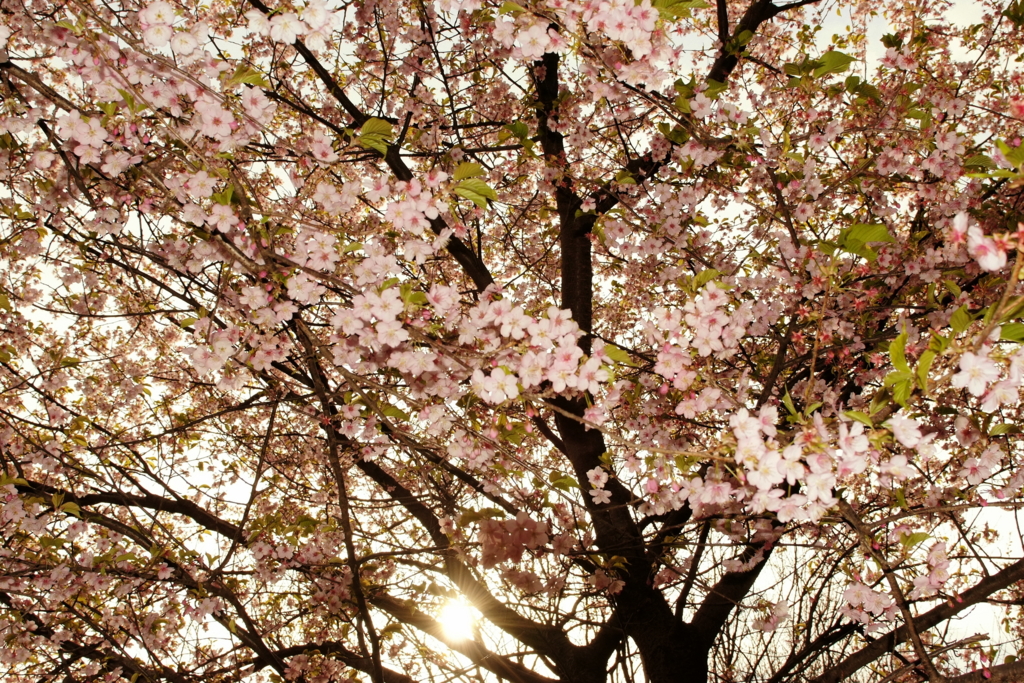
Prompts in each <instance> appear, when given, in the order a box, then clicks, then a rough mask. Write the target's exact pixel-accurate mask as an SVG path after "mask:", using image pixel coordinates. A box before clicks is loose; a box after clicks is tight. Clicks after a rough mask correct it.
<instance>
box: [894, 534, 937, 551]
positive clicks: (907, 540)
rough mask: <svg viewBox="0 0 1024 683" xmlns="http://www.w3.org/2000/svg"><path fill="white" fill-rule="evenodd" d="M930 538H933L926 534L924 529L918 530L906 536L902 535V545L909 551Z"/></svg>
mask: <svg viewBox="0 0 1024 683" xmlns="http://www.w3.org/2000/svg"><path fill="white" fill-rule="evenodd" d="M929 538H931V536H930V535H929V534H926V533H924V532H923V531H918V532H916V533H913V534H907V535H906V536H903V537H901V538H900V545H902V546H903V547H904V548H905V549H906V550H908V551H909V550H912V549H914V548H916V547H917V546H919V545H920V544H922V543H924V542H925V541H927V540H928V539H929Z"/></svg>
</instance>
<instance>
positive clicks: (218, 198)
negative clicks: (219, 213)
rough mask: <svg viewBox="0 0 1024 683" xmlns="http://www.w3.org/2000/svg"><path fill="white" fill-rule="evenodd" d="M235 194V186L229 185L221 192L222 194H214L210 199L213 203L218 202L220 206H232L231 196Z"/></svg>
mask: <svg viewBox="0 0 1024 683" xmlns="http://www.w3.org/2000/svg"><path fill="white" fill-rule="evenodd" d="M234 193H235V186H234V185H228V186H227V187H226V188H224V190H223V191H221V192H214V193H213V195H211V196H210V199H212V200H213V201H215V202H217V203H218V204H223V205H224V206H231V196H232V195H233V194H234Z"/></svg>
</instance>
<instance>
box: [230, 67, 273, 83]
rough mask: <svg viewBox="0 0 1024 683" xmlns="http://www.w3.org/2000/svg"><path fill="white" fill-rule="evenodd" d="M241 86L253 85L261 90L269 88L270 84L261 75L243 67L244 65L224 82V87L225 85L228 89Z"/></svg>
mask: <svg viewBox="0 0 1024 683" xmlns="http://www.w3.org/2000/svg"><path fill="white" fill-rule="evenodd" d="M242 84H245V85H255V86H259V87H261V88H269V87H270V83H269V82H268V81H267V79H266V78H265V77H264V76H263V74H261V73H260V72H259V71H256V70H254V69H252V68H250V67H248V66H245V65H244V64H243V65H241V66H239V67H238V68H237V69H235V73H233V74H232V75H231V77H230V78H228V79H227V80H226V81H224V85H226V86H227V87H229V88H230V87H233V86H236V85H242Z"/></svg>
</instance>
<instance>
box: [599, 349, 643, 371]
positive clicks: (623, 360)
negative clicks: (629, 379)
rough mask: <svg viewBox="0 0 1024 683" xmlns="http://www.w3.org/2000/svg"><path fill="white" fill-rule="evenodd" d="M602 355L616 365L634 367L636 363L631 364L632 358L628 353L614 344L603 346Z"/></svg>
mask: <svg viewBox="0 0 1024 683" xmlns="http://www.w3.org/2000/svg"><path fill="white" fill-rule="evenodd" d="M604 355H606V356H608V357H609V358H611V359H612V360H613V361H615V362H616V363H619V364H621V365H631V366H633V367H636V363H634V362H633V358H632V357H631V356H630V355H629V352H628V351H626V350H625V349H622V348H620V347H618V346H615V345H614V344H605V345H604Z"/></svg>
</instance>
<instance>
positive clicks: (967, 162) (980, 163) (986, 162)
mask: <svg viewBox="0 0 1024 683" xmlns="http://www.w3.org/2000/svg"><path fill="white" fill-rule="evenodd" d="M964 166H966V167H973V168H988V169H994V168H995V167H996V162H994V161H992V157H989V156H985V155H984V154H975V155H974V156H972V157H967V158H966V159H964Z"/></svg>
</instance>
